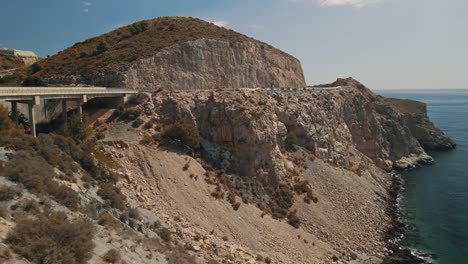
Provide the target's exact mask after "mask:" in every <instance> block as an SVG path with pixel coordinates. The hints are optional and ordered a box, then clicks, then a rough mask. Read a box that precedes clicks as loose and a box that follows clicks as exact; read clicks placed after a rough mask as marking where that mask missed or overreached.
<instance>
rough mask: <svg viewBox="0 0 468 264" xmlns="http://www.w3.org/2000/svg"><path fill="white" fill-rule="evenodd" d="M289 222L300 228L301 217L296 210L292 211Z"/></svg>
mask: <svg viewBox="0 0 468 264" xmlns="http://www.w3.org/2000/svg"><path fill="white" fill-rule="evenodd" d="M288 224H290V225H291V226H293V227H295V228H299V226H300V225H301V219H299V217H298V216H297V215H296V212H293V213H290V214H289V215H288Z"/></svg>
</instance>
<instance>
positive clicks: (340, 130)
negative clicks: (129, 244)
mask: <svg viewBox="0 0 468 264" xmlns="http://www.w3.org/2000/svg"><path fill="white" fill-rule="evenodd" d="M327 87H331V88H332V89H321V88H315V89H305V90H304V89H291V90H284V89H236V90H225V91H222V90H217V91H160V92H155V93H153V94H151V95H148V97H146V99H144V100H142V101H143V102H141V103H140V104H139V105H137V106H133V107H132V108H130V109H131V110H128V111H130V112H132V113H133V112H140V113H141V115H140V116H139V117H138V118H137V119H136V121H133V122H131V123H129V124H128V125H124V124H121V123H118V122H117V123H115V122H113V123H110V124H109V126H107V127H106V139H105V140H104V141H103V142H102V143H103V144H104V149H105V150H106V151H107V152H108V153H111V155H112V156H113V158H115V159H116V160H117V161H118V163H119V164H122V166H124V167H125V168H126V172H125V175H128V176H127V179H126V180H124V181H123V182H122V183H121V185H120V186H121V188H122V190H123V192H124V193H125V194H126V195H127V197H129V198H130V199H131V200H133V201H135V202H136V203H137V204H138V206H141V207H144V208H148V210H152V211H154V212H164V214H167V215H169V216H170V217H174V218H176V219H183V220H180V223H179V224H180V226H181V229H182V230H185V231H183V232H198V233H201V234H209V233H210V230H212V229H213V227H216V230H218V231H217V232H218V233H221V234H224V235H225V236H227V237H229V242H228V243H227V244H229V245H230V246H229V247H231V248H237V249H238V250H240V249H239V248H242V250H241V251H242V252H251V251H256V252H267V253H266V254H267V255H269V256H270V257H271V258H272V259H273V260H274V261H275V262H276V261H283V262H285V263H310V262H311V261H312V262H314V261H315V262H317V263H332V262H335V260H337V259H342V260H343V261H351V260H356V261H360V260H364V259H366V257H367V256H376V257H377V261H376V262H373V263H382V261H383V260H382V259H381V260H380V262H379V260H378V259H379V258H381V257H382V256H384V255H391V254H392V253H393V250H395V247H394V245H393V244H392V245H389V244H387V242H388V239H389V238H393V234H394V228H399V227H398V223H397V222H395V214H396V212H395V203H394V202H393V201H394V199H395V194H396V191H397V189H396V188H395V185H394V184H395V179H396V178H395V176H392V175H393V174H388V173H387V172H386V171H390V170H393V169H401V170H403V169H409V168H412V167H415V166H420V165H422V164H427V163H431V162H432V161H433V160H432V158H431V157H430V156H429V155H427V153H426V152H425V149H424V148H423V147H422V143H420V141H419V139H418V138H417V137H416V136H415V135H413V133H414V131H413V130H411V128H410V127H409V126H408V123H407V122H408V121H407V113H404V112H402V111H401V110H399V109H398V107H396V106H394V105H393V104H389V103H388V102H387V100H386V99H385V98H383V97H380V96H378V95H375V94H374V93H373V92H371V91H370V90H369V89H367V88H366V87H365V86H364V85H362V84H361V83H359V82H358V81H356V80H354V79H351V78H349V79H338V80H337V81H336V82H334V83H332V84H330V85H327ZM333 87H334V88H333ZM421 118H424V119H426V120H427V122H430V121H429V120H428V117H427V116H425V115H422V116H421ZM130 124H131V126H130ZM142 124H146V125H142ZM147 124H151V125H147ZM135 127H136V128H135ZM174 128H176V129H175V130H174ZM425 129H426V130H425V132H426V133H428V134H434V133H435V132H436V131H437V130H434V131H432V130H433V129H434V127H433V126H426V127H425ZM181 131H182V132H181ZM187 137H189V139H187ZM118 142H125V147H124V149H122V148H123V147H121V146H120V147H116V146H119V145H121V144H122V143H118ZM142 142H143V143H142ZM184 142H185V143H184ZM187 142H192V143H190V144H189V145H190V146H191V147H189V149H191V150H189V151H188V152H187V153H189V154H190V156H186V155H185V154H183V153H184V152H182V153H181V152H180V151H183V150H182V149H183V148H182V149H177V148H175V149H174V144H176V145H178V144H182V146H183V145H184V144H187ZM194 142H195V143H194ZM447 142H451V141H450V139H448V138H447V137H445V136H443V135H442V134H441V135H440V137H439V138H438V140H434V141H433V142H432V143H431V144H432V145H433V146H443V145H444V144H446V143H447ZM179 146H180V145H179ZM185 147H188V146H185ZM198 179H204V181H201V182H200V180H198ZM231 206H232V207H231ZM207 216H213V217H207ZM215 216H216V217H215ZM283 220H284V221H285V222H286V223H281V222H282V221H283ZM278 221H279V222H278ZM272 230H275V231H274V232H272ZM212 236H213V237H214V238H215V237H217V236H216V235H212ZM218 238H219V237H218ZM298 238H299V239H298ZM272 240H275V241H277V242H275V243H271V241H272ZM262 241H270V242H265V243H263V242H262ZM304 241H305V242H304ZM206 243H207V242H203V241H201V242H200V244H201V245H200V247H201V248H206V247H209V245H208V244H206ZM208 252H210V250H208ZM398 254H400V253H398ZM242 258H243V257H242V254H241V255H236V257H234V259H242ZM356 263H366V262H365V261H364V262H356Z"/></svg>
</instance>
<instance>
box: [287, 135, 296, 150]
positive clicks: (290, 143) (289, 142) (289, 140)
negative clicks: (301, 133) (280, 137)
mask: <svg viewBox="0 0 468 264" xmlns="http://www.w3.org/2000/svg"><path fill="white" fill-rule="evenodd" d="M296 143H297V137H296V134H295V133H294V132H289V133H288V135H287V136H286V139H285V140H284V144H286V147H288V148H292V147H293V146H294V145H295V144H296Z"/></svg>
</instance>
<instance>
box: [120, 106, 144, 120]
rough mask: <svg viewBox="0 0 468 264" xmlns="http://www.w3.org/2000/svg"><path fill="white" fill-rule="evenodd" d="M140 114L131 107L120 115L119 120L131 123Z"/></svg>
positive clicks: (139, 110) (140, 112)
mask: <svg viewBox="0 0 468 264" xmlns="http://www.w3.org/2000/svg"><path fill="white" fill-rule="evenodd" d="M141 114H142V111H141V109H140V108H138V107H131V108H126V109H125V110H124V111H123V113H122V115H121V116H120V118H121V119H123V120H126V121H132V120H135V119H137V118H138V117H139V116H140V115H141Z"/></svg>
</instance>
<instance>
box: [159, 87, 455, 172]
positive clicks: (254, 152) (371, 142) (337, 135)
mask: <svg viewBox="0 0 468 264" xmlns="http://www.w3.org/2000/svg"><path fill="white" fill-rule="evenodd" d="M333 85H335V86H341V88H339V89H336V90H320V89H318V90H317V89H316V90H305V91H275V90H264V89H256V90H253V89H250V90H249V89H241V90H239V91H219V92H208V91H207V92H197V93H194V94H192V93H187V92H178V93H165V92H164V93H159V94H157V96H156V97H155V101H156V103H155V104H156V106H157V108H158V110H157V113H159V115H160V118H161V119H162V122H166V123H170V122H172V121H173V120H175V118H176V117H183V118H186V119H187V120H189V121H190V122H191V123H192V124H193V125H195V126H196V127H197V128H198V129H199V132H200V136H201V138H202V139H203V142H202V143H203V147H204V149H206V150H208V153H209V154H210V155H211V156H212V158H213V159H214V160H217V161H219V163H220V164H222V165H223V166H224V167H225V169H234V170H235V171H238V172H241V173H242V174H245V175H253V174H258V173H259V172H261V173H260V174H262V173H264V174H266V175H270V176H271V175H276V176H278V175H284V173H285V170H286V169H285V167H286V165H285V164H282V163H281V162H280V160H281V157H282V156H283V153H284V150H285V148H286V146H285V139H286V137H287V135H288V134H294V136H295V138H296V139H297V141H296V142H295V144H297V145H299V146H302V147H304V148H305V149H307V150H309V151H310V152H311V153H312V154H314V155H315V156H317V157H318V158H320V159H323V160H325V161H327V162H329V163H331V164H334V165H336V166H339V167H343V168H347V169H349V170H356V171H357V170H360V169H362V168H361V167H365V165H364V164H361V163H365V162H366V161H365V159H363V157H365V158H367V159H370V160H372V161H373V162H374V163H375V164H377V165H378V166H379V167H380V168H382V169H384V170H386V171H389V170H391V169H394V168H398V169H406V168H409V167H412V166H417V165H420V164H426V163H430V162H432V159H431V158H430V157H429V156H428V155H427V154H426V152H425V150H424V149H423V147H422V146H421V145H422V144H424V145H425V146H426V145H427V144H428V143H427V141H424V140H423V141H422V142H420V141H419V140H420V138H418V137H417V136H415V134H414V133H415V131H414V130H412V129H411V127H410V126H409V124H408V114H407V113H402V112H401V111H399V110H398V109H397V108H395V107H394V106H392V105H391V104H388V103H387V102H386V100H385V99H383V98H382V97H380V96H377V95H375V94H373V93H372V92H371V91H370V90H368V89H367V88H365V87H364V86H363V85H362V84H360V83H359V82H357V81H355V80H353V79H340V80H338V81H337V82H336V83H335V84H333ZM425 118H426V120H428V119H427V116H426V117H425ZM437 131H438V130H436V129H435V128H434V127H425V128H424V132H425V133H426V134H429V135H433V134H434V133H436V132H437ZM436 139H437V140H432V141H430V142H431V144H432V145H431V146H433V147H436V146H439V147H444V146H445V142H449V141H450V139H448V138H446V137H444V136H443V135H441V136H440V137H437V138H436ZM442 139H443V141H440V140H442ZM252 146H255V148H252ZM361 156H363V157H361ZM273 179H274V178H273ZM270 180H271V179H270Z"/></svg>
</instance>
